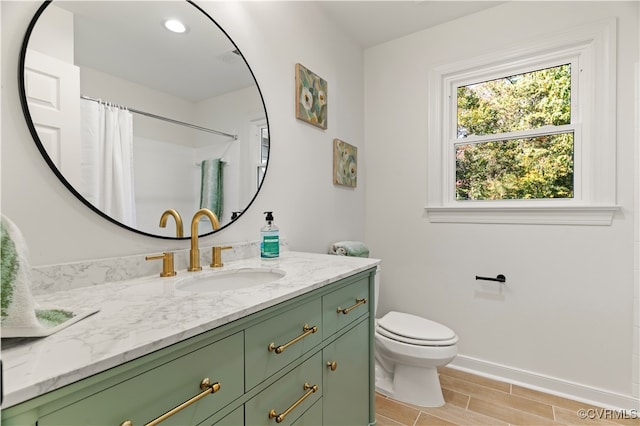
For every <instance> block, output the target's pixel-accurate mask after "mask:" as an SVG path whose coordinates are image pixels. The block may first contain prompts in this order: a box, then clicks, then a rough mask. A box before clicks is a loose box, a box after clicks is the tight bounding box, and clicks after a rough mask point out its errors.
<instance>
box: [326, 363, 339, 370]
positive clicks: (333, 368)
mask: <svg viewBox="0 0 640 426" xmlns="http://www.w3.org/2000/svg"><path fill="white" fill-rule="evenodd" d="M327 368H330V369H331V371H336V370H337V368H338V363H337V362H335V361H327Z"/></svg>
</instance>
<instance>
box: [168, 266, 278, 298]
mask: <svg viewBox="0 0 640 426" xmlns="http://www.w3.org/2000/svg"><path fill="white" fill-rule="evenodd" d="M285 275H286V273H285V272H284V271H280V270H277V269H259V268H256V269H232V270H228V271H220V272H216V273H214V274H211V275H206V276H200V277H199V276H196V277H189V278H187V279H185V280H184V281H182V282H179V283H178V284H176V289H177V290H183V291H190V292H205V293H206V292H214V291H227V290H238V289H242V288H249V287H254V286H257V285H261V284H268V283H270V282H273V281H276V280H279V279H280V278H282V277H284V276H285Z"/></svg>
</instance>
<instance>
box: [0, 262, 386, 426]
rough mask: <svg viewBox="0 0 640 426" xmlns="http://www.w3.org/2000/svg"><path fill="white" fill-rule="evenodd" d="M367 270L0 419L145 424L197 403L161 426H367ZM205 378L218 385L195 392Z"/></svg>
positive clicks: (45, 425) (37, 424) (370, 387)
mask: <svg viewBox="0 0 640 426" xmlns="http://www.w3.org/2000/svg"><path fill="white" fill-rule="evenodd" d="M374 274H375V268H371V269H369V270H366V271H363V272H359V273H356V274H354V275H352V276H348V277H346V278H342V279H341V280H339V281H337V282H334V283H332V284H327V285H325V286H323V287H320V288H317V289H315V290H312V291H310V292H308V293H304V294H302V295H299V296H297V297H293V298H291V299H289V300H286V301H284V302H281V303H279V304H277V305H275V306H271V307H268V308H265V309H263V310H260V311H258V312H255V313H253V314H250V315H247V316H245V317H242V318H239V319H237V320H235V321H232V322H229V323H227V324H225V325H222V326H220V327H217V328H215V329H212V330H209V331H207V332H205V333H202V334H200V335H197V336H194V337H191V338H189V339H186V340H184V341H182V342H179V343H176V344H174V345H172V346H169V347H167V348H164V349H160V350H158V351H156V352H153V353H150V354H148V355H145V356H143V357H140V358H137V359H135V360H132V361H129V362H127V363H124V364H121V365H119V366H117V367H114V368H112V369H110V370H107V371H104V372H101V373H98V374H96V375H93V376H90V377H87V378H85V379H83V380H80V381H77V382H75V383H72V384H70V385H67V386H64V387H62V388H60V389H57V390H55V391H52V392H48V393H45V394H43V395H41V396H38V397H36V398H33V399H31V400H28V401H25V402H23V403H21V404H18V405H15V406H12V407H9V408H6V409H3V410H2V425H3V426H15V425H20V426H73V425H83V426H91V425H100V426H109V425H112V426H120V425H132V426H143V425H146V424H147V423H149V422H151V421H153V420H155V419H157V418H158V417H160V416H162V415H163V414H165V413H167V412H168V411H171V410H172V409H174V408H175V407H177V406H179V405H180V404H182V403H183V402H186V401H190V402H191V401H193V400H194V399H195V401H193V402H192V403H190V404H188V406H187V407H186V408H184V409H182V410H178V411H177V412H176V413H175V414H173V415H171V416H168V417H167V418H166V420H163V421H162V423H161V425H163V426H164V425H180V426H196V425H199V426H214V425H215V426H237V425H243V424H245V425H274V426H275V425H276V424H282V425H296V426H318V425H323V424H324V425H348V426H357V425H362V426H366V425H368V424H370V423H372V422H374V421H375V407H374V388H375V386H374V382H373V380H374V373H373V371H374V370H373V334H372V333H373V318H374V317H373V313H374V312H373V306H374V303H373V300H372V296H373V283H374ZM365 299H366V302H365V301H364V300H365ZM204 378H209V379H210V381H211V382H214V383H215V382H218V383H219V385H220V387H219V389H218V390H217V391H216V392H213V393H211V392H209V391H208V390H207V388H206V387H205V390H204V391H203V390H201V389H200V383H201V381H202V379H204ZM203 392H204V394H202V393H203ZM198 395H200V397H198V398H194V397H196V396H198ZM126 421H130V422H129V423H123V422H126Z"/></svg>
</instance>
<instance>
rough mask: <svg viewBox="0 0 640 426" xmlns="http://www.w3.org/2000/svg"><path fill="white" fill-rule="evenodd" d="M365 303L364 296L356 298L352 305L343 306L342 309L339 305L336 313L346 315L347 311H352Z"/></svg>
mask: <svg viewBox="0 0 640 426" xmlns="http://www.w3.org/2000/svg"><path fill="white" fill-rule="evenodd" d="M365 303H367V299H366V298H363V299H356V304H355V305H353V306H349V307H348V308H344V309H342V308H341V307H338V313H339V314H345V315H347V314H348V313H349V312H351V311H353V310H354V309H355V308H357V307H358V306H360V305H364V304H365Z"/></svg>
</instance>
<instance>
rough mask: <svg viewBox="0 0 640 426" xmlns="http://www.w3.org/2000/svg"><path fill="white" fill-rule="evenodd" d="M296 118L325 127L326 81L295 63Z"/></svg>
mask: <svg viewBox="0 0 640 426" xmlns="http://www.w3.org/2000/svg"><path fill="white" fill-rule="evenodd" d="M296 118H297V119H299V120H302V121H306V122H307V123H310V124H313V125H314V126H318V127H320V128H321V129H326V128H327V82H326V81H325V80H323V79H321V78H320V77H318V76H317V75H316V74H315V73H313V72H311V71H309V70H308V69H307V68H305V67H304V66H303V65H301V64H296Z"/></svg>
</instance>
